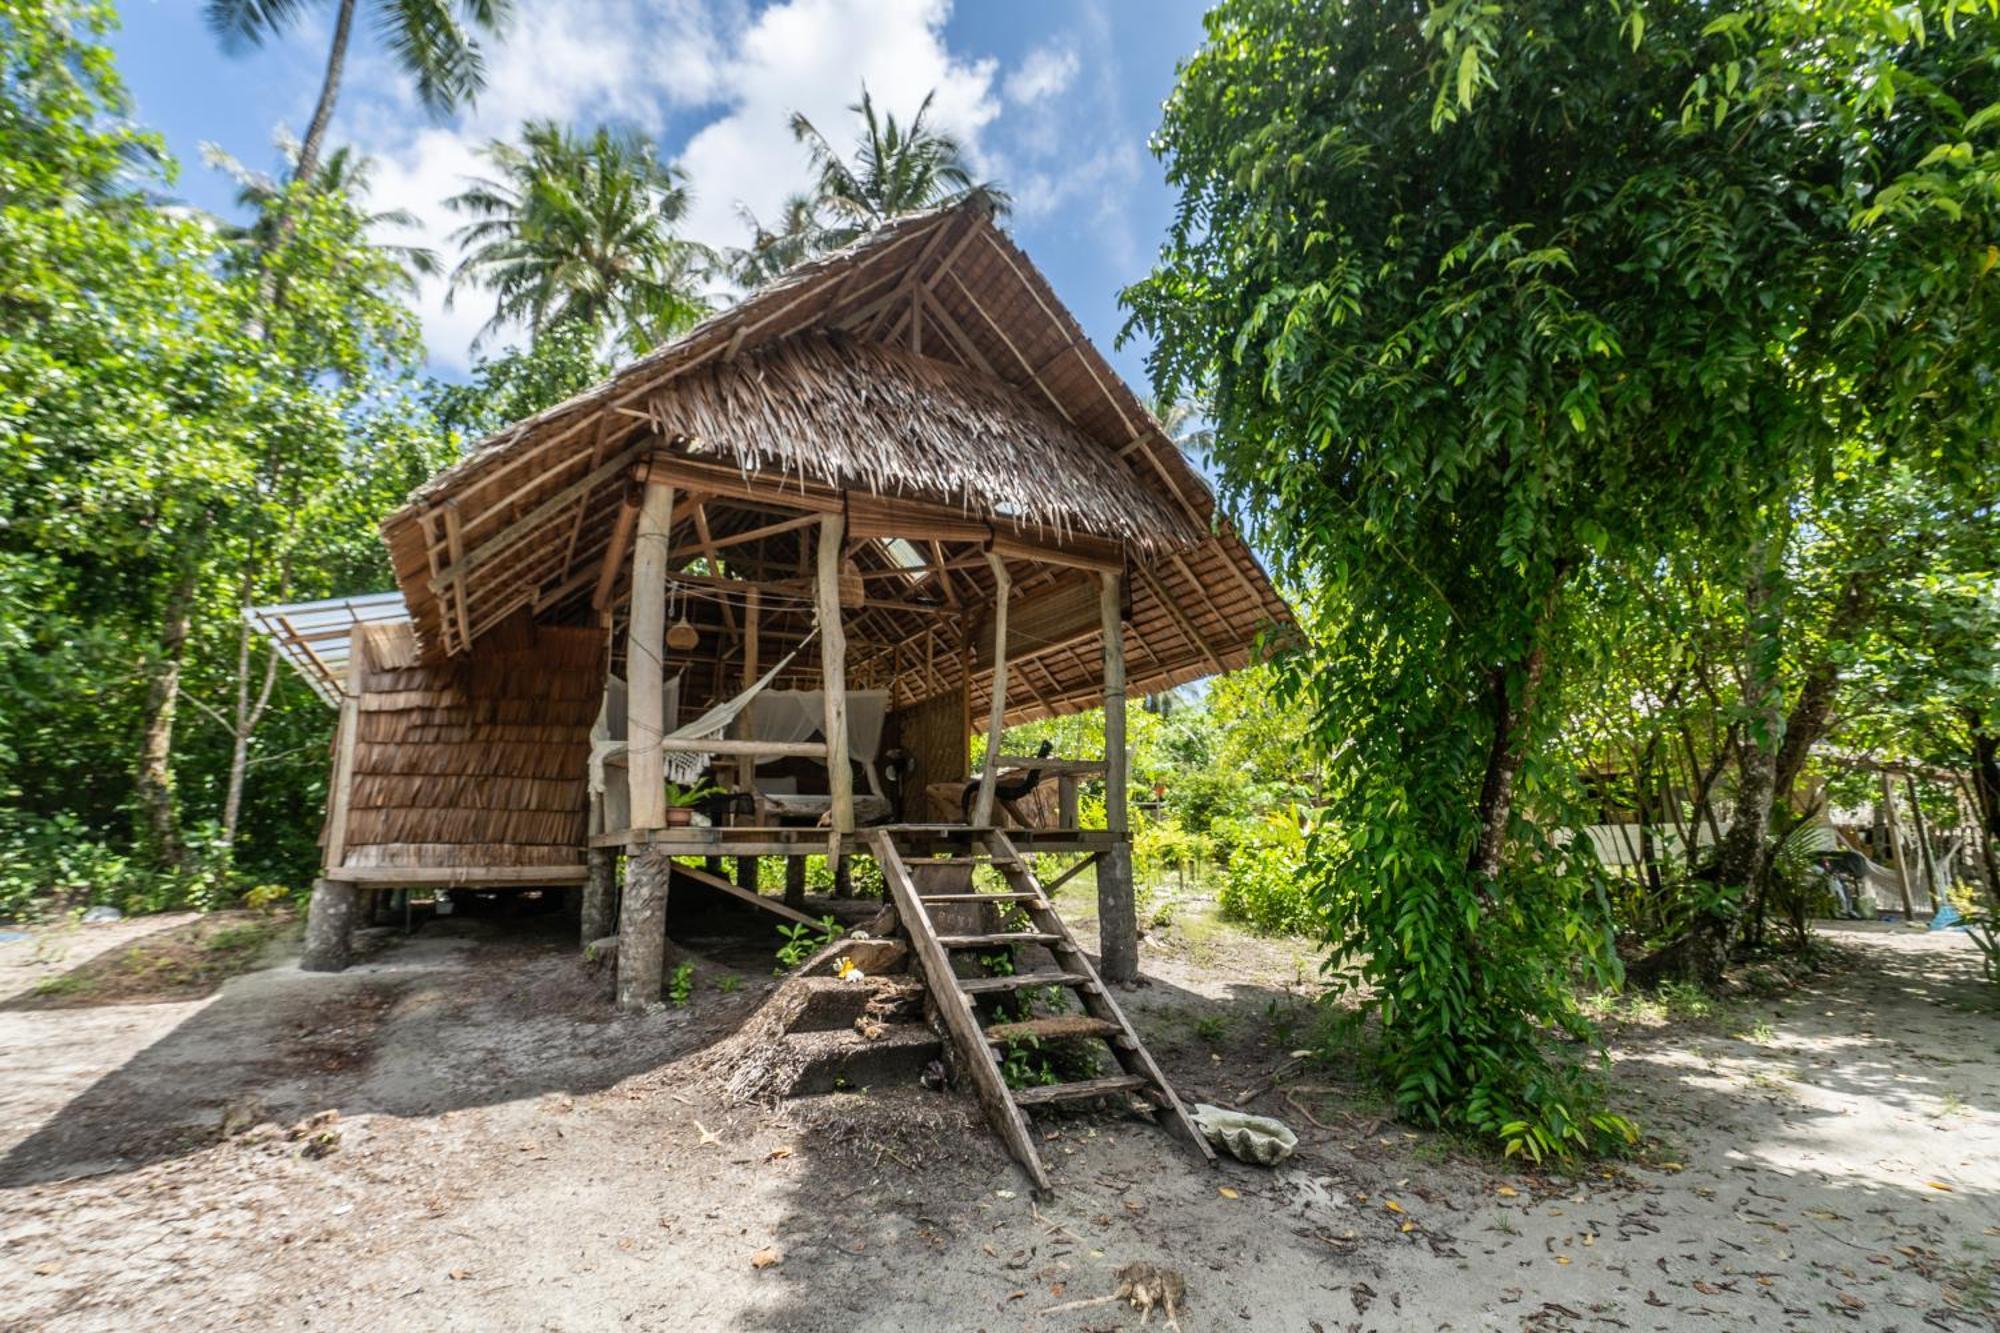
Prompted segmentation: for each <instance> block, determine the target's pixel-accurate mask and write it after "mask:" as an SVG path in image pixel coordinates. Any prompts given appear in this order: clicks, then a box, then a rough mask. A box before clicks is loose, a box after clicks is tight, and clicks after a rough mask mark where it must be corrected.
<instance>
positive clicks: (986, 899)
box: [917, 893, 1042, 903]
mask: <svg viewBox="0 0 2000 1333" xmlns="http://www.w3.org/2000/svg"><path fill="white" fill-rule="evenodd" d="M917 896H918V897H919V898H921V899H923V900H924V901H925V902H927V903H1038V902H1040V901H1041V900H1042V895H1041V894H1039V893H920V894H918V895H917Z"/></svg>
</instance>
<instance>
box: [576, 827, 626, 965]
mask: <svg viewBox="0 0 2000 1333" xmlns="http://www.w3.org/2000/svg"><path fill="white" fill-rule="evenodd" d="M583 864H584V879H583V919H582V920H581V921H580V922H579V923H578V927H577V935H578V937H579V942H580V943H581V944H583V945H585V946H586V947H587V946H588V945H589V944H590V943H591V941H593V940H601V939H603V938H604V937H605V936H606V935H610V934H612V933H614V932H615V931H617V929H618V918H617V917H616V916H614V915H613V914H612V911H611V908H612V905H613V904H614V903H615V902H616V901H617V898H618V853H617V852H615V851H613V850H612V849H611V848H609V847H593V848H591V849H590V850H589V851H588V852H586V853H584V863H583Z"/></svg>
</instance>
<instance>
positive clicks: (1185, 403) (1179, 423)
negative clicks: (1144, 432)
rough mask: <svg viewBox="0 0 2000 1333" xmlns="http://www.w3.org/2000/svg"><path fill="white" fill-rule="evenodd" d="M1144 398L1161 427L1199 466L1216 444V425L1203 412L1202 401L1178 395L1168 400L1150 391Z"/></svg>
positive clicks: (1190, 459)
mask: <svg viewBox="0 0 2000 1333" xmlns="http://www.w3.org/2000/svg"><path fill="white" fill-rule="evenodd" d="M1144 401H1145V404H1146V410H1147V411H1149V412H1151V413H1152V414H1153V419H1154V420H1155V421H1158V422H1159V423H1160V429H1161V430H1163V431H1165V432H1166V436H1167V438H1168V439H1170V440H1172V441H1173V442H1174V444H1175V446H1176V447H1178V448H1179V449H1180V451H1181V452H1182V453H1183V454H1186V455H1188V458H1189V461H1191V462H1193V463H1194V464H1195V465H1196V466H1200V465H1201V464H1202V462H1203V461H1204V460H1206V459H1207V457H1208V451H1209V449H1210V448H1211V447H1212V446H1213V445H1214V444H1215V428H1214V427H1213V426H1210V425H1209V424H1208V419H1207V418H1206V417H1205V416H1203V415H1202V409H1201V406H1200V404H1198V403H1194V402H1190V401H1189V400H1188V399H1186V398H1176V399H1175V400H1174V401H1173V402H1171V403H1169V402H1165V401H1163V400H1161V399H1159V398H1155V397H1154V396H1153V395H1151V394H1147V395H1146V396H1145V399H1144Z"/></svg>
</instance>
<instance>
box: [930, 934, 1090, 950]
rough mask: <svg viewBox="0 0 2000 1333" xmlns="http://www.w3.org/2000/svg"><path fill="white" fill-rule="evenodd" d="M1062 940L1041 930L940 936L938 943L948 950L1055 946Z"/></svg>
mask: <svg viewBox="0 0 2000 1333" xmlns="http://www.w3.org/2000/svg"><path fill="white" fill-rule="evenodd" d="M1061 938H1062V936H1060V935H1050V934H1047V933H1045V932H1043V931H1039V930H1009V931H1002V932H1001V933H1000V934H998V935H940V936H938V937H937V942H938V943H939V944H942V945H943V946H944V947H945V948H947V949H983V948H986V947H988V946H990V945H1001V944H1054V943H1055V942H1056V941H1058V940H1060V939H1061Z"/></svg>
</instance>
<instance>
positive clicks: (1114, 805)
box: [1097, 573, 1139, 982]
mask: <svg viewBox="0 0 2000 1333" xmlns="http://www.w3.org/2000/svg"><path fill="white" fill-rule="evenodd" d="M1122 584H1123V581H1122V579H1121V578H1120V576H1119V575H1117V574H1109V573H1107V574H1104V575H1103V576H1102V578H1101V582H1100V585H1099V587H1098V597H1097V608H1098V621H1099V624H1100V627H1101V632H1102V634H1103V636H1104V827H1105V829H1106V830H1107V831H1109V832H1110V834H1111V846H1110V847H1109V848H1107V849H1106V850H1105V853H1104V859H1103V860H1102V861H1100V862H1099V863H1098V866H1097V938H1098V946H1097V951H1098V970H1099V972H1100V973H1101V974H1102V975H1103V977H1104V979H1105V980H1106V981H1116V982H1131V981H1137V980H1138V979H1139V908H1138V902H1137V897H1136V895H1135V894H1134V892H1133V888H1132V837H1131V834H1132V824H1131V819H1130V816H1129V813H1128V812H1127V810H1126V808H1125V799H1126V788H1127V786H1128V784H1129V778H1128V775H1127V769H1128V765H1129V762H1130V757H1129V755H1128V754H1127V753H1126V749H1125V745H1126V741H1125V612H1124V588H1123V586H1122Z"/></svg>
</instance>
